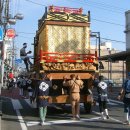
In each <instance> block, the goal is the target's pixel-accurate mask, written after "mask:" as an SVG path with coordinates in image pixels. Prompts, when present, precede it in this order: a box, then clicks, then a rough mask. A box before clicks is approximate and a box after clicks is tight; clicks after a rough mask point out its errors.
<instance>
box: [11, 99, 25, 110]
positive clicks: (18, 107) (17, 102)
mask: <svg viewBox="0 0 130 130" xmlns="http://www.w3.org/2000/svg"><path fill="white" fill-rule="evenodd" d="M11 102H12V104H13V108H14V110H18V109H23V107H22V105H21V103H20V102H19V101H18V100H17V99H11Z"/></svg>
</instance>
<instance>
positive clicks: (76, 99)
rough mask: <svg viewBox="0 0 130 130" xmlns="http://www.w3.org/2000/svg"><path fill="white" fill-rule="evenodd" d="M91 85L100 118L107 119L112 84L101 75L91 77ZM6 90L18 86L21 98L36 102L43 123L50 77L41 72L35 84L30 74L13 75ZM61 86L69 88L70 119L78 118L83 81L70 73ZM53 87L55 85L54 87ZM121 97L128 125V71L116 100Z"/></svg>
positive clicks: (129, 121) (129, 109)
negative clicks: (94, 89)
mask: <svg viewBox="0 0 130 130" xmlns="http://www.w3.org/2000/svg"><path fill="white" fill-rule="evenodd" d="M93 86H94V87H95V88H96V89H97V93H98V100H97V101H98V103H99V111H100V115H101V119H103V120H105V119H109V118H110V116H109V112H108V109H107V103H108V100H109V99H108V91H109V92H112V86H109V85H108V84H107V83H106V82H105V81H104V77H103V76H99V77H93ZM7 87H8V90H12V89H13V88H15V87H18V88H19V95H20V96H21V97H23V98H30V103H32V102H33V101H36V102H37V107H38V109H39V116H40V120H41V123H40V124H41V125H44V122H45V118H46V114H47V106H48V104H49V102H48V100H49V98H50V97H49V89H50V87H54V86H53V85H52V77H48V76H47V75H46V74H45V73H44V74H41V80H40V81H39V82H37V84H36V85H34V84H33V83H32V79H31V77H30V75H28V76H23V75H21V76H19V77H17V78H15V77H13V78H10V79H9V80H8V83H7ZM63 87H67V88H68V89H69V95H70V102H71V107H72V119H73V120H80V90H81V89H83V87H84V82H83V81H82V80H81V79H80V77H79V75H75V74H71V75H70V77H68V76H64V77H63ZM54 89H55V87H54ZM122 98H123V102H124V113H125V119H126V120H125V122H124V123H123V124H127V125H130V72H129V73H128V79H127V80H126V81H125V82H124V84H123V87H122V89H121V91H120V93H119V95H118V97H117V99H118V100H121V99H122Z"/></svg>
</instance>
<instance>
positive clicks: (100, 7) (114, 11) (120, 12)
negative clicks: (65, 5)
mask: <svg viewBox="0 0 130 130" xmlns="http://www.w3.org/2000/svg"><path fill="white" fill-rule="evenodd" d="M70 1H72V2H75V0H70ZM76 3H80V4H83V5H85V3H86V4H87V5H89V6H94V7H96V8H98V9H102V10H106V11H109V12H112V13H118V14H123V13H122V11H119V10H118V11H116V10H115V9H114V7H113V9H111V8H110V7H109V8H106V7H103V6H101V5H100V6H99V5H97V4H95V5H94V4H93V5H91V3H89V2H83V1H81V0H79V1H76Z"/></svg>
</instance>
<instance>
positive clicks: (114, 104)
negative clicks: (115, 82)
mask: <svg viewBox="0 0 130 130" xmlns="http://www.w3.org/2000/svg"><path fill="white" fill-rule="evenodd" d="M107 104H109V105H113V106H117V105H119V104H116V103H112V102H108V103H107ZM96 105H97V106H98V105H99V103H98V102H96Z"/></svg>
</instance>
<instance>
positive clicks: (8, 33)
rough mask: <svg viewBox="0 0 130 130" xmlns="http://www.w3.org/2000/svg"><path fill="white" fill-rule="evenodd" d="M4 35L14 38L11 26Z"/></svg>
mask: <svg viewBox="0 0 130 130" xmlns="http://www.w3.org/2000/svg"><path fill="white" fill-rule="evenodd" d="M6 36H7V37H8V38H14V37H15V30H14V29H12V28H9V29H7V31H6Z"/></svg>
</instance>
